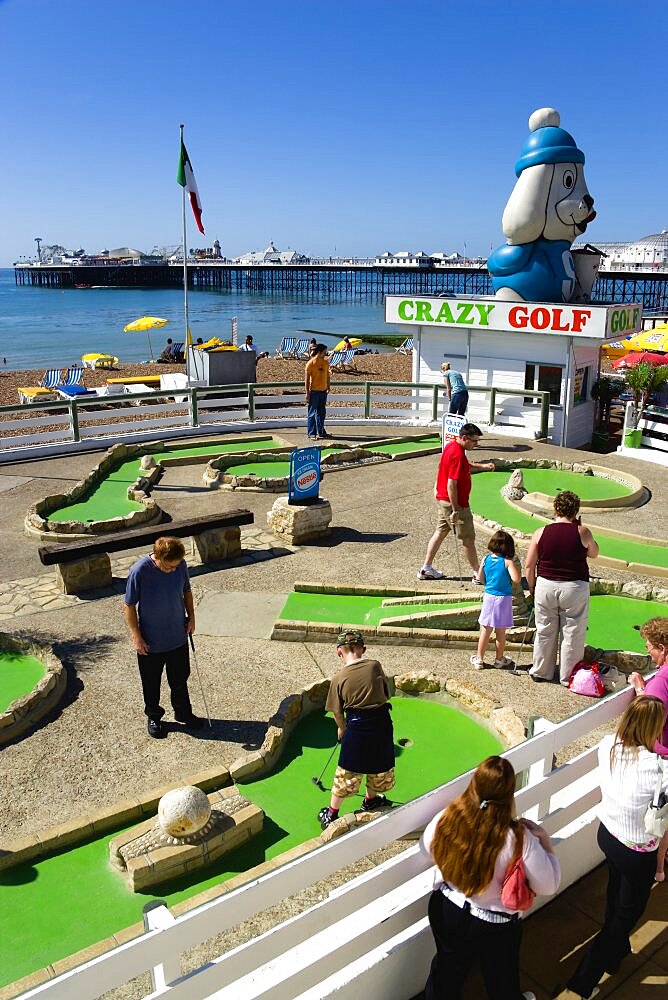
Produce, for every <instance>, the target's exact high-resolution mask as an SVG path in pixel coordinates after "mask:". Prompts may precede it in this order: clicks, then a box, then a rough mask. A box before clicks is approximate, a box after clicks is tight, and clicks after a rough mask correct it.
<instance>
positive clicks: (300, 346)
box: [295, 337, 309, 361]
mask: <svg viewBox="0 0 668 1000" xmlns="http://www.w3.org/2000/svg"><path fill="white" fill-rule="evenodd" d="M308 345H309V339H308V337H300V338H299V340H298V341H297V346H296V347H295V357H296V358H300V359H301V360H302V361H304V360H306V359H307V358H308V357H309V351H308Z"/></svg>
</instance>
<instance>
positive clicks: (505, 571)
mask: <svg viewBox="0 0 668 1000" xmlns="http://www.w3.org/2000/svg"><path fill="white" fill-rule="evenodd" d="M487 548H488V550H489V551H488V553H487V555H486V556H485V558H484V559H483V561H482V564H481V566H480V569H479V570H478V579H479V581H480V583H484V585H485V593H484V596H483V599H482V609H481V611H480V618H479V619H478V622H479V624H480V638H479V639H478V652H477V653H476V654H475V656H472V657H471V666H472V667H474V668H475V669H476V670H482V669H483V667H484V666H485V653H486V652H487V646H488V645H489V640H490V637H491V635H492V631H494V633H495V641H496V660H495V661H494V666H495V667H514V666H515V664H514V662H513V661H512V660H511V659H509V657H507V656H504V655H503V651H504V649H505V648H506V629H507V628H512V625H513V584H514V583H519V582H520V580H521V575H520V570H519V567H518V566H517V565H516V564H515V563H514V562H513V559H514V557H515V542H514V541H513V539H512V537H511V536H510V535H509V534H508V533H507V532H506V531H495V532H494V534H493V535H492V537H491V538H490V540H489V545H488V546H487Z"/></svg>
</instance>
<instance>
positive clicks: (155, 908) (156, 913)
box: [143, 899, 181, 991]
mask: <svg viewBox="0 0 668 1000" xmlns="http://www.w3.org/2000/svg"><path fill="white" fill-rule="evenodd" d="M143 912H144V930H145V931H158V930H164V928H166V927H171V926H172V924H174V923H176V917H175V916H174V915H173V914H172V913H171V912H170V910H169V909H168V908H167V905H166V903H165V901H164V899H154V900H152V901H151V902H150V903H146V905H145V906H144V911H143ZM180 976H181V956H180V954H177V955H171V954H168V955H166V956H165V958H164V960H163V961H162V963H161V964H160V965H154V966H153V968H152V969H151V982H152V984H153V989H154V991H155V990H164V989H165V988H166V987H167V986H169V984H170V983H173V982H174V980H175V979H179V978H180Z"/></svg>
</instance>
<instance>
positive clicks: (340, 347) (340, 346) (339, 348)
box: [332, 337, 362, 351]
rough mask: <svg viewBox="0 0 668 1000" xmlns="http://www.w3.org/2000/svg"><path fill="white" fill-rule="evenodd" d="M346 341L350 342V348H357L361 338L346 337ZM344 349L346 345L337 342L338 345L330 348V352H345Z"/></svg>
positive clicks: (341, 341)
mask: <svg viewBox="0 0 668 1000" xmlns="http://www.w3.org/2000/svg"><path fill="white" fill-rule="evenodd" d="M348 340H349V341H350V346H351V347H359V346H360V344H361V343H362V338H361V337H348ZM346 347H347V344H346V342H345V340H340V341H339V342H338V344H334V347H333V348H332V350H333V351H345V350H346Z"/></svg>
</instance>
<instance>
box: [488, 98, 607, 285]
mask: <svg viewBox="0 0 668 1000" xmlns="http://www.w3.org/2000/svg"><path fill="white" fill-rule="evenodd" d="M529 130H530V132H531V135H530V136H529V138H528V139H527V140H526V142H525V143H524V146H523V147H522V151H521V153H520V158H519V160H518V161H517V163H516V164H515V173H516V175H517V183H516V185H515V188H514V190H513V192H512V194H511V196H510V198H509V200H508V204H507V205H506V209H505V211H504V213H503V220H502V226H503V232H504V234H505V236H506V239H507V243H506V244H504V245H503V246H500V247H498V248H497V249H496V250H495V251H494V252H493V253H492V254H491V255H490V258H489V260H488V261H487V268H488V270H489V273H490V274H491V275H492V285H493V286H494V291H495V292H496V298H497V299H505V300H508V301H517V300H519V301H523V300H524V301H527V302H570V301H571V299H572V298H573V293H574V291H575V285H576V274H575V267H574V264H573V256H572V254H571V244H572V242H573V240H574V239H575V238H576V236H578V235H580V234H581V233H584V231H585V229H586V228H587V224H588V223H589V222H591V221H592V220H593V219H594V218H595V216H596V212H594V210H593V205H594V199H593V198H592V197H591V195H590V194H589V191H588V190H587V185H586V183H585V178H584V162H585V157H584V153H583V152H582V150H580V149H578V148H577V146H576V144H575V139H574V138H573V136H572V135H570V134H569V133H568V132H566V131H565V130H564V129H562V128H561V127H560V117H559V112H558V111H555V110H554V108H539V109H538V110H537V111H534V113H533V114H532V115H531V117H530V118H529Z"/></svg>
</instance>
